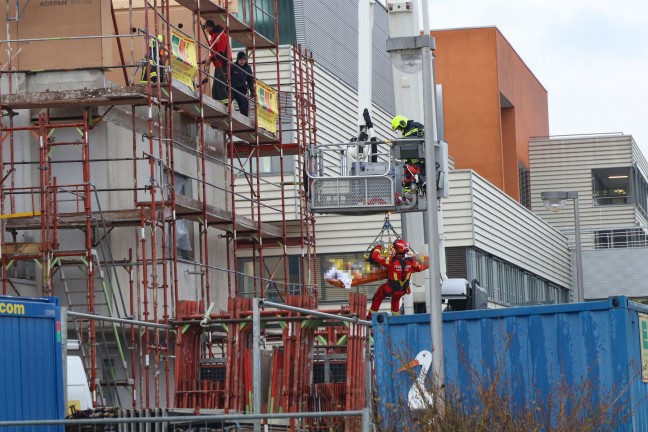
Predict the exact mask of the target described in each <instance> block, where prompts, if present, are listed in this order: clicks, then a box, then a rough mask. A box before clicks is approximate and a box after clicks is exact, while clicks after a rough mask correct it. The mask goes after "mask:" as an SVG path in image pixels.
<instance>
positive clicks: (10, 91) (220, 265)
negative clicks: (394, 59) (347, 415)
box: [0, 0, 368, 430]
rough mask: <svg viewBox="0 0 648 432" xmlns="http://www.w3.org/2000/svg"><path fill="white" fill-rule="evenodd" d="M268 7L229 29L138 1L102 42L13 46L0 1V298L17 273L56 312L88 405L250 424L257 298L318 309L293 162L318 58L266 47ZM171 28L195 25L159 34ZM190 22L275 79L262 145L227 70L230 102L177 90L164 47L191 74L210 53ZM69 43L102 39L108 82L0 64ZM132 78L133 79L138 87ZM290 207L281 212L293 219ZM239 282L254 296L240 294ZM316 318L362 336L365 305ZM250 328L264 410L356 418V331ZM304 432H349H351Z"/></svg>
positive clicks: (97, 71)
mask: <svg viewBox="0 0 648 432" xmlns="http://www.w3.org/2000/svg"><path fill="white" fill-rule="evenodd" d="M277 1H278V0H273V1H264V2H255V1H254V0H243V1H242V2H240V4H239V7H238V10H237V11H236V12H233V11H231V10H230V8H231V7H232V5H231V2H230V1H222V2H221V1H216V0H179V1H177V2H174V4H173V5H172V4H171V2H169V1H167V0H145V1H143V2H142V4H141V6H139V7H137V8H134V7H133V3H132V1H131V2H129V5H128V9H122V10H121V12H123V14H122V15H119V14H118V12H119V11H116V10H115V8H114V7H113V4H112V2H107V3H110V15H111V20H112V24H113V30H114V31H113V33H114V34H111V35H105V34H102V35H86V36H65V37H42V38H37V37H35V38H29V39H20V38H17V37H16V38H13V37H12V29H14V24H15V23H18V22H19V21H20V20H21V19H24V13H25V10H28V9H26V8H27V7H28V6H27V5H24V4H23V5H19V4H18V3H16V5H15V8H16V9H15V10H13V11H12V9H11V8H12V7H13V5H10V2H9V1H8V0H7V6H6V16H5V18H6V20H7V26H6V32H7V33H6V38H5V40H3V41H2V42H3V43H4V44H5V47H6V57H7V63H6V64H5V65H4V67H3V68H2V69H1V70H0V112H2V124H1V126H0V140H1V144H2V145H1V146H0V174H1V175H2V182H1V183H0V213H1V214H2V216H1V218H0V228H1V231H2V238H1V239H0V247H1V249H0V251H1V253H0V264H1V266H2V293H3V294H13V293H15V294H18V295H21V294H23V289H24V288H23V286H22V285H21V283H23V280H25V279H28V278H26V276H25V274H26V273H29V272H28V271H27V272H25V271H24V268H27V267H30V266H33V267H34V268H35V269H37V272H36V273H37V274H32V275H31V276H32V277H31V279H33V281H34V282H33V284H37V285H38V286H37V289H34V293H35V294H37V295H45V296H49V295H57V296H60V297H62V298H63V299H65V302H64V303H66V305H67V307H68V309H69V310H70V311H71V312H74V313H71V314H70V315H69V316H70V317H71V318H70V322H69V326H68V328H69V333H70V336H73V337H74V338H76V339H78V340H79V342H80V347H81V351H82V357H83V360H84V363H85V367H86V371H87V374H88V380H89V385H90V390H91V393H92V398H93V403H94V404H95V406H99V405H116V406H122V407H130V408H133V409H141V408H144V409H149V408H161V407H165V408H176V409H178V408H191V409H192V410H194V411H196V412H201V409H202V410H204V409H221V410H224V411H225V412H229V411H233V412H242V413H245V412H249V407H250V406H251V403H252V399H253V397H254V396H253V395H251V394H250V388H251V387H250V386H251V384H250V376H249V374H250V370H251V367H250V362H251V349H252V345H253V344H255V343H258V341H254V340H253V338H252V333H251V332H252V329H251V326H250V325H249V324H250V322H251V319H252V318H251V317H252V309H253V308H252V301H253V298H264V297H272V298H273V299H274V298H276V299H278V300H279V301H280V302H281V303H284V304H286V305H292V306H294V307H298V308H305V309H311V310H317V309H318V305H317V285H316V281H317V280H318V279H317V267H316V251H315V246H316V244H315V219H314V216H313V214H312V213H311V212H310V210H309V208H308V199H309V197H308V194H309V191H308V190H307V185H308V182H307V181H306V178H305V176H306V173H307V172H310V171H311V170H312V167H311V166H310V161H309V160H308V159H307V158H305V157H304V155H305V153H306V149H307V148H309V146H311V145H314V144H316V142H317V140H316V131H317V126H316V105H315V73H314V59H313V55H312V53H310V52H308V51H307V50H305V49H303V48H302V47H301V46H292V47H287V48H286V47H281V46H280V44H279V20H278V15H277V11H278V4H277ZM258 3H261V5H260V4H258ZM187 12H188V13H189V14H190V16H191V26H182V27H181V26H179V25H177V24H175V23H176V21H175V20H174V17H175V16H176V15H180V14H186V13H187ZM120 18H121V19H122V21H124V18H127V19H128V28H130V29H131V32H130V33H128V34H121V33H120V31H119V30H120V29H119V21H120ZM258 19H262V20H263V21H264V22H265V23H266V27H268V26H267V23H268V22H271V23H272V26H271V27H273V28H274V31H273V32H271V33H273V36H272V37H269V36H268V35H267V34H265V35H264V34H261V33H260V32H259V31H257V29H256V26H255V20H258ZM138 20H139V21H138ZM205 20H213V21H214V22H216V23H217V24H220V25H222V26H223V28H224V30H225V35H226V37H227V38H228V40H230V39H231V40H234V41H236V42H238V43H239V44H240V45H241V46H242V47H243V49H245V50H246V51H247V54H248V58H249V59H250V60H251V61H250V65H251V66H252V70H253V73H254V74H256V73H257V68H259V69H264V70H266V74H265V76H272V75H273V74H272V73H267V70H268V67H269V66H270V67H271V68H274V72H275V73H274V76H273V77H271V78H270V79H268V78H266V81H267V84H268V86H270V87H272V88H273V89H274V90H275V91H276V100H277V109H276V111H277V113H276V114H277V115H278V118H277V121H276V124H277V130H276V132H273V131H268V130H266V129H265V128H262V127H261V125H260V122H259V112H258V110H260V109H262V108H267V107H261V105H262V104H261V102H263V101H257V103H251V104H250V105H252V107H251V108H253V109H252V110H251V111H252V112H251V113H250V117H247V116H244V115H243V114H241V113H240V112H238V111H236V110H235V109H234V101H235V99H236V96H240V95H235V94H233V93H234V92H236V90H235V89H233V88H232V86H231V85H230V84H231V67H232V66H229V67H228V68H227V74H226V80H227V82H225V83H224V84H226V86H227V89H228V97H227V99H228V100H227V103H224V101H217V100H214V99H212V98H211V97H210V96H209V95H208V94H207V89H208V86H209V83H210V82H212V83H214V81H215V80H217V79H218V76H217V75H215V74H212V73H210V72H209V69H208V68H207V69H203V68H202V67H198V68H197V69H198V70H197V74H196V77H195V78H194V79H193V82H194V83H195V88H192V86H191V85H189V84H187V83H186V82H183V81H180V80H177V79H175V76H174V75H175V71H174V70H173V69H172V68H171V66H170V65H171V61H170V59H171V57H172V56H173V55H174V45H173V43H174V42H173V40H174V38H176V39H177V38H178V37H182V38H186V39H187V40H188V41H191V42H192V43H194V44H195V51H196V53H195V54H196V57H197V59H198V61H200V60H201V59H203V58H205V57H211V56H212V55H214V53H213V52H212V51H211V50H210V47H209V46H208V41H207V35H206V34H205V33H204V30H203V26H202V24H203V22H204V21H205ZM137 25H141V26H142V27H143V28H138V27H137ZM52 36H56V35H52ZM84 39H85V40H97V41H101V43H104V42H105V41H109V42H110V43H111V44H112V45H113V46H114V47H115V48H116V52H118V54H119V61H118V62H117V64H106V63H105V62H103V63H102V64H101V66H96V65H91V66H83V65H81V66H78V67H72V68H58V69H56V70H47V69H44V68H42V67H41V70H40V71H38V72H35V71H33V70H21V69H20V67H19V66H17V65H16V64H14V62H15V61H16V60H15V59H16V58H18V57H19V56H20V55H21V50H22V48H21V46H22V44H25V43H27V42H29V43H31V44H51V43H61V42H65V41H69V42H70V43H72V42H78V41H80V40H84ZM124 41H125V42H126V43H124ZM127 43H130V59H128V58H127V57H128V56H127V53H126V48H127ZM153 46H155V47H156V48H155V49H152V48H151V47H153ZM17 47H18V49H16V48H17ZM176 48H177V47H176ZM156 50H157V51H156ZM136 52H140V54H141V56H142V57H143V58H142V61H140V62H138V61H136V57H135V56H136ZM284 52H286V53H287V54H286V55H284V54H282V53H284ZM162 58H165V59H166V62H165V61H164V60H160V59H162ZM230 60H231V59H223V61H224V62H225V63H226V64H228V65H229V64H230V63H229V62H230ZM107 71H113V72H115V74H114V75H113V76H112V78H111V79H113V80H115V83H108V82H107V78H106V75H107V74H108V73H109V72H107ZM286 71H288V77H289V78H288V82H285V80H286V73H285V72H286ZM131 72H132V73H131ZM138 72H139V74H140V75H141V76H142V77H148V78H147V79H146V80H138V79H137V76H138ZM54 73H57V74H70V76H73V77H76V76H77V75H75V74H83V77H84V80H85V81H84V82H83V83H82V84H79V83H75V82H74V81H75V79H71V82H69V83H67V84H65V83H64V84H61V85H57V86H53V87H54V88H44V87H43V86H41V87H39V86H38V85H35V84H34V85H33V86H32V85H30V82H34V83H35V82H36V81H34V80H35V77H38V76H43V77H45V78H44V79H47V74H54ZM78 76H81V75H78ZM153 76H156V77H158V78H159V79H156V80H153V79H152V77H153ZM282 77H283V78H282ZM86 78H87V79H86ZM282 79H284V82H282ZM30 80H31V81H30ZM79 81H83V80H81V79H79ZM86 81H92V82H93V83H94V85H92V86H88V85H86ZM117 81H120V82H117ZM212 85H215V84H212ZM32 87H33V88H32ZM237 105H238V103H237ZM270 109H271V110H272V108H271V107H270ZM124 131H127V132H128V133H129V134H130V136H127V135H126V133H125V132H124ZM27 149H30V150H29V151H28V150H27ZM17 152H20V157H17ZM266 157H273V158H274V159H273V160H274V161H277V163H278V165H279V170H278V172H279V173H278V175H277V177H278V178H277V179H276V181H269V180H268V179H267V178H265V177H264V176H263V175H262V161H263V160H265V159H264V158H266ZM288 157H290V158H291V159H290V160H291V161H292V160H293V158H294V161H295V162H294V166H293V169H292V171H293V172H289V169H288V168H289V166H290V165H291V164H288V163H287V161H286V158H288ZM289 189H291V190H292V191H293V193H291V194H288V193H287V190H289ZM291 200H294V202H296V211H295V212H294V213H295V216H293V217H290V218H289V217H287V215H288V214H289V213H291V212H290V211H289V210H288V209H287V202H289V201H291ZM192 233H193V234H192ZM195 243H197V244H195ZM289 249H290V250H293V251H297V253H296V255H297V256H298V257H299V258H298V261H299V265H298V267H299V280H298V281H294V280H290V277H289V274H290V272H289V268H288V251H289ZM187 254H189V255H191V256H189V255H187ZM242 259H251V261H252V263H253V265H252V267H251V268H252V273H251V274H250V273H249V272H244V271H243V270H242V269H241V268H240V263H241V260H242ZM32 263H33V264H32ZM18 268H21V270H20V272H19V271H18ZM281 277H283V279H284V280H283V281H281V280H280V279H281ZM246 284H247V285H249V286H251V287H252V289H251V290H243V289H242V287H243V286H244V285H246ZM27 285H29V284H27ZM247 285H246V286H247ZM25 286H26V285H25ZM216 305H221V306H220V309H221V310H219V309H218V308H217V306H216ZM327 312H328V313H331V314H342V315H344V316H353V317H356V318H357V317H361V318H362V317H364V316H365V314H366V298H365V297H364V296H361V295H358V294H352V295H351V296H350V302H349V305H348V306H343V307H341V308H339V309H335V310H333V309H331V310H328V311H327ZM92 316H106V317H109V318H114V320H113V321H110V320H96V319H92V318H91V317H92ZM263 316H264V318H263V320H264V322H266V323H267V324H266V328H264V329H263V337H264V338H265V340H266V341H267V343H268V346H269V347H270V348H269V349H268V353H269V357H268V358H269V363H268V364H269V365H270V366H269V368H270V369H269V370H270V376H269V380H268V381H269V388H270V390H269V393H268V394H269V395H270V396H269V399H268V400H269V403H268V404H267V406H265V407H264V411H265V412H267V413H282V412H283V413H286V412H305V411H326V410H328V409H333V410H335V409H338V410H342V409H344V410H347V411H351V410H356V409H363V408H364V407H365V406H366V403H367V402H368V398H366V396H365V394H366V391H367V388H366V386H365V384H364V383H366V380H365V372H366V364H367V363H368V352H367V350H366V347H365V344H366V341H367V340H368V334H367V331H366V329H365V328H363V327H360V326H358V325H356V324H350V325H349V324H346V325H345V324H344V323H340V322H337V323H331V322H328V321H327V320H319V319H315V318H313V317H309V316H304V315H302V314H298V313H296V312H290V311H280V310H276V309H269V308H268V309H265V310H264V311H263ZM128 320H140V321H141V322H144V323H149V324H152V325H151V326H144V327H139V326H137V325H136V324H134V323H130V324H129V323H128V322H129V321H128ZM161 324H164V326H162V325H161ZM172 329H174V330H172ZM331 364H344V365H345V366H346V369H345V377H344V379H343V380H339V382H335V383H333V382H331V379H330V375H331V374H330V367H331ZM315 368H324V369H323V370H324V373H323V375H324V376H325V379H322V382H318V383H314V382H313V377H314V375H315V372H314V369H315ZM221 373H222V377H220V378H219V377H217V376H216V375H219V374H221ZM304 422H305V424H303V425H300V426H304V425H306V426H309V427H311V428H313V429H318V428H322V429H325V428H329V427H332V426H333V425H338V426H340V425H341V426H340V427H346V428H347V430H354V429H353V425H352V422H353V420H349V421H348V422H347V423H348V424H346V426H345V425H344V423H345V420H343V419H340V418H338V419H335V418H333V419H331V418H330V417H322V418H317V417H312V418H311V417H308V420H304ZM290 426H291V427H293V428H294V427H296V426H297V425H296V424H295V423H294V420H292V423H291V425H290Z"/></svg>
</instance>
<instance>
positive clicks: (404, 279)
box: [367, 239, 424, 319]
mask: <svg viewBox="0 0 648 432" xmlns="http://www.w3.org/2000/svg"><path fill="white" fill-rule="evenodd" d="M381 249H382V246H380V245H377V246H376V247H374V249H373V252H372V253H371V260H372V261H373V262H375V263H377V264H380V265H381V266H383V267H385V268H386V269H387V282H385V283H384V284H382V285H380V287H378V289H377V290H376V293H375V294H374V296H373V300H372V301H371V309H369V313H368V314H367V319H371V315H372V314H374V313H376V312H378V309H379V308H380V305H381V304H382V302H383V300H384V299H385V297H391V311H392V314H393V315H398V313H399V311H400V299H401V297H403V295H405V294H409V293H410V286H409V285H410V277H411V276H412V273H416V272H420V271H423V270H424V267H423V265H422V264H420V263H419V262H418V261H416V258H414V257H413V256H408V255H407V253H408V252H409V244H407V242H406V241H405V240H403V239H399V240H396V241H395V242H394V244H393V254H392V256H389V257H383V256H382V254H381Z"/></svg>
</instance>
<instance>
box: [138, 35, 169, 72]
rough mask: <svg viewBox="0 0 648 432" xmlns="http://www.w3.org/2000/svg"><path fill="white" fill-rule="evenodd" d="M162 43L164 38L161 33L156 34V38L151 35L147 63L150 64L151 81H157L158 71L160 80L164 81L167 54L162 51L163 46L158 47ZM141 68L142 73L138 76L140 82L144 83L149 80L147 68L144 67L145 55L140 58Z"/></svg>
mask: <svg viewBox="0 0 648 432" xmlns="http://www.w3.org/2000/svg"><path fill="white" fill-rule="evenodd" d="M163 43H164V39H163V38H162V35H158V37H157V38H155V37H153V36H151V38H150V40H149V63H150V65H151V67H150V71H151V82H152V83H156V82H158V71H159V72H160V78H161V79H160V82H165V81H166V74H165V72H166V57H167V56H166V55H165V53H164V47H160V45H163ZM141 68H142V74H141V77H140V83H141V84H146V83H147V82H148V81H149V79H148V78H149V75H148V70H147V68H146V57H144V58H143V59H142V64H141Z"/></svg>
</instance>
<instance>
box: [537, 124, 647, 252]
mask: <svg viewBox="0 0 648 432" xmlns="http://www.w3.org/2000/svg"><path fill="white" fill-rule="evenodd" d="M632 143H633V139H632V137H631V136H629V135H603V136H590V137H580V138H565V139H558V138H556V139H547V140H533V141H531V142H530V143H529V158H530V170H531V206H532V209H533V212H534V213H536V214H537V215H538V216H540V217H542V218H543V219H544V220H546V221H547V222H549V223H550V224H551V225H553V226H555V227H558V228H571V229H572V230H573V227H574V206H573V201H568V202H567V205H566V206H565V209H564V210H562V211H560V212H557V213H551V212H549V211H547V210H546V209H545V208H544V205H543V203H542V200H541V199H540V193H541V192H543V191H575V192H578V194H579V201H580V207H579V211H580V222H581V228H582V229H587V228H594V227H614V226H622V227H628V226H632V225H634V224H635V223H636V221H637V218H636V210H635V206H634V205H633V204H626V205H608V206H594V203H593V200H592V195H593V191H592V169H595V168H618V167H631V166H632V165H633V162H634V158H635V155H636V153H637V151H638V150H636V151H635V150H633V145H632ZM640 169H641V168H640ZM582 240H583V246H588V245H592V244H593V242H594V241H593V235H592V234H586V233H583V235H582Z"/></svg>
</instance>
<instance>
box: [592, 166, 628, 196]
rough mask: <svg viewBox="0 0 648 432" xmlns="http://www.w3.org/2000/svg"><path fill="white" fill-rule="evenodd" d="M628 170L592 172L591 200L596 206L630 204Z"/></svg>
mask: <svg viewBox="0 0 648 432" xmlns="http://www.w3.org/2000/svg"><path fill="white" fill-rule="evenodd" d="M630 175H631V172H630V168H629V167H622V168H597V169H593V170H592V198H593V200H594V205H596V206H608V205H620V204H631V203H632V197H631V194H630Z"/></svg>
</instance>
